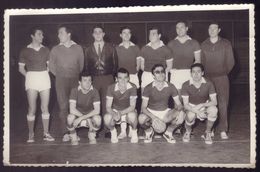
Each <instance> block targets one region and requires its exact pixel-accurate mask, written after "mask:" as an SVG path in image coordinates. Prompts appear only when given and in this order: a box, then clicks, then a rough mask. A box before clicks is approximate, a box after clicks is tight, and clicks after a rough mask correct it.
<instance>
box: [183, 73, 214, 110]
mask: <svg viewBox="0 0 260 172" xmlns="http://www.w3.org/2000/svg"><path fill="white" fill-rule="evenodd" d="M213 94H216V91H215V87H214V85H213V83H212V82H211V81H209V80H205V79H204V78H202V83H201V86H200V87H199V88H196V87H195V86H194V85H193V83H192V80H189V81H186V82H185V83H183V85H182V89H181V95H182V97H188V98H189V103H192V104H194V105H198V104H200V103H205V102H207V101H208V100H209V98H210V97H209V96H210V95H213Z"/></svg>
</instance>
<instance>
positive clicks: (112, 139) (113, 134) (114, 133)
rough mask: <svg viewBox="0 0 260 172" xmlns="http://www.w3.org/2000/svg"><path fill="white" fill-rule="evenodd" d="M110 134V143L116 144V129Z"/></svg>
mask: <svg viewBox="0 0 260 172" xmlns="http://www.w3.org/2000/svg"><path fill="white" fill-rule="evenodd" d="M110 132H111V143H117V142H118V138H117V131H116V129H115V128H114V129H113V130H111V131H110Z"/></svg>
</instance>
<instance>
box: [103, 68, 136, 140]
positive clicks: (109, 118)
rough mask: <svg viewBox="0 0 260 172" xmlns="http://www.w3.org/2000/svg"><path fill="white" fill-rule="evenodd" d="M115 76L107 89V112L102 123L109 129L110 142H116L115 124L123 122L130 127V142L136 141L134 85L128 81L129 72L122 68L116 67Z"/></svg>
mask: <svg viewBox="0 0 260 172" xmlns="http://www.w3.org/2000/svg"><path fill="white" fill-rule="evenodd" d="M116 78H117V82H116V83H114V84H112V85H110V86H109V87H108V89H107V101H106V109H107V114H106V115H105V116H104V123H105V125H106V126H107V128H109V129H110V132H111V142H112V143H117V142H118V137H117V131H116V128H115V124H121V123H123V122H125V123H128V124H129V125H130V126H131V127H132V136H131V143H137V142H138V136H137V128H136V127H137V123H138V120H137V113H136V111H135V105H136V98H137V93H136V92H137V90H136V86H135V85H134V84H132V83H130V82H129V72H128V71H127V70H126V69H124V68H120V69H118V71H117V76H116Z"/></svg>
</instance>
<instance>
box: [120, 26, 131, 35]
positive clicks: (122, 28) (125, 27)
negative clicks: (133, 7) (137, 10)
mask: <svg viewBox="0 0 260 172" xmlns="http://www.w3.org/2000/svg"><path fill="white" fill-rule="evenodd" d="M125 29H129V30H130V32H131V29H130V27H128V26H123V27H121V28H120V33H122V32H123V30H125Z"/></svg>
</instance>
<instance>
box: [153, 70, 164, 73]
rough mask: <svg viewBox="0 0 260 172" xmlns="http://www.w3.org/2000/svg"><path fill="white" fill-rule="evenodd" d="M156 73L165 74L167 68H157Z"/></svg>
mask: <svg viewBox="0 0 260 172" xmlns="http://www.w3.org/2000/svg"><path fill="white" fill-rule="evenodd" d="M154 73H155V74H165V70H156V71H154Z"/></svg>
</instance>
